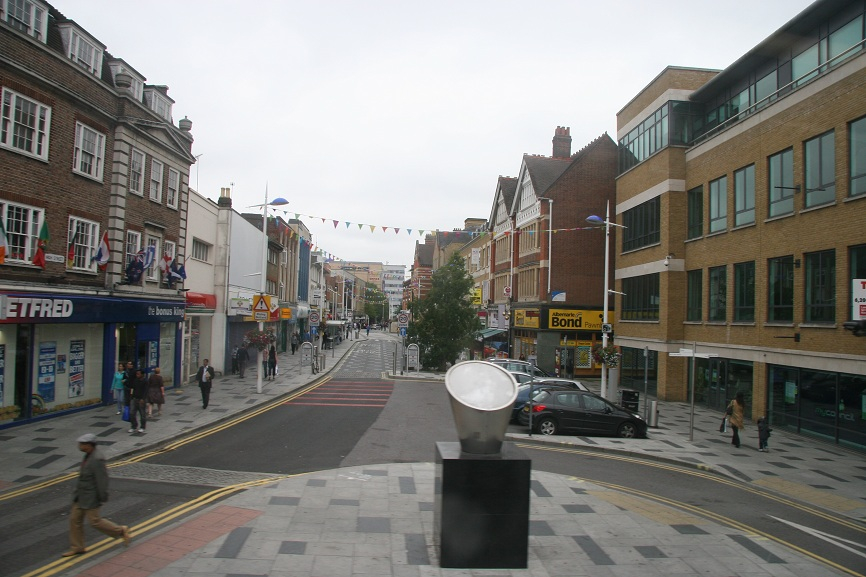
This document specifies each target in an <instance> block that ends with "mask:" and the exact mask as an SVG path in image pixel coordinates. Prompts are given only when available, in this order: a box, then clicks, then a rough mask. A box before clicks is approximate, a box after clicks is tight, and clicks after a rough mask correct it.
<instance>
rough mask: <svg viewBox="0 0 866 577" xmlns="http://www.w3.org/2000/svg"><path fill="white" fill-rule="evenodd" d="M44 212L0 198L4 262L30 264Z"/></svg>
mask: <svg viewBox="0 0 866 577" xmlns="http://www.w3.org/2000/svg"><path fill="white" fill-rule="evenodd" d="M44 218H45V212H44V211H43V210H41V209H38V208H34V207H32V206H27V205H24V204H17V203H13V202H6V201H4V200H2V199H0V221H2V223H3V228H4V229H5V230H6V243H7V244H8V247H7V248H6V262H7V263H13V262H15V263H25V264H30V262H31V261H32V260H33V255H34V254H35V253H36V242H37V241H38V240H39V231H40V228H41V226H42V220H43V219H44Z"/></svg>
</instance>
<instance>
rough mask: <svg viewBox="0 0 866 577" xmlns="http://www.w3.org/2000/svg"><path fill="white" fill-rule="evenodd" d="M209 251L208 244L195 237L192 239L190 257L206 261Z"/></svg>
mask: <svg viewBox="0 0 866 577" xmlns="http://www.w3.org/2000/svg"><path fill="white" fill-rule="evenodd" d="M209 253H210V245H209V244H206V243H204V242H202V241H200V240H199V239H197V238H194V239H192V258H194V259H195V260H200V261H203V262H207V261H208V255H209Z"/></svg>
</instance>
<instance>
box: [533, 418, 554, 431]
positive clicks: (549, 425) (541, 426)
mask: <svg viewBox="0 0 866 577" xmlns="http://www.w3.org/2000/svg"><path fill="white" fill-rule="evenodd" d="M535 429H536V430H537V431H538V432H539V433H541V434H542V435H555V434H556V421H554V420H553V419H551V418H550V417H545V418H543V419H541V420H540V421H538V424H537V425H536V426H535Z"/></svg>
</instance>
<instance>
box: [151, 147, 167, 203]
mask: <svg viewBox="0 0 866 577" xmlns="http://www.w3.org/2000/svg"><path fill="white" fill-rule="evenodd" d="M163 170H165V168H164V166H163V164H162V163H161V162H160V161H158V160H157V159H155V158H154V159H152V160H151V161H150V200H152V201H154V202H158V203H162V174H163ZM154 175H156V178H154Z"/></svg>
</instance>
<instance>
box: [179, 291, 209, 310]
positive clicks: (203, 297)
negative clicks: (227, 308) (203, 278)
mask: <svg viewBox="0 0 866 577" xmlns="http://www.w3.org/2000/svg"><path fill="white" fill-rule="evenodd" d="M186 306H187V307H188V308H191V309H209V310H214V309H215V308H216V295H210V294H206V293H194V292H191V291H187V293H186Z"/></svg>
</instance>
